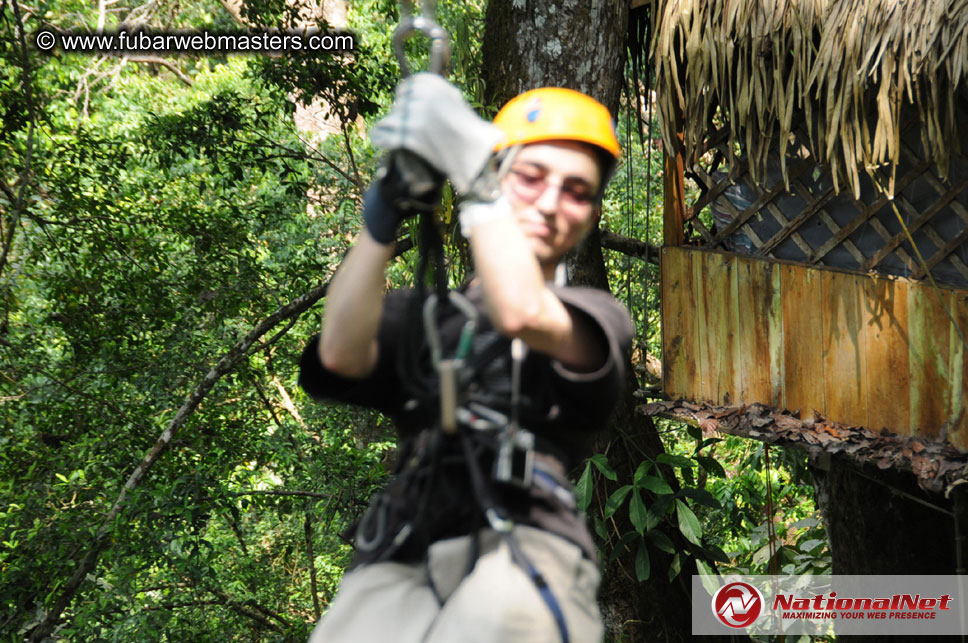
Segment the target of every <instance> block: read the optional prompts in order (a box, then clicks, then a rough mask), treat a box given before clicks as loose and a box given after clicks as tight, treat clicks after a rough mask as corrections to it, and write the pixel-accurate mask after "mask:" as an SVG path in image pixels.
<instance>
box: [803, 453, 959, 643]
mask: <svg viewBox="0 0 968 643" xmlns="http://www.w3.org/2000/svg"><path fill="white" fill-rule="evenodd" d="M810 472H811V474H812V475H813V481H814V489H815V490H816V498H817V506H818V507H819V509H820V513H821V515H822V516H823V523H824V528H825V529H826V531H827V540H828V542H829V545H830V554H831V558H832V559H833V573H834V574H858V575H863V574H881V575H911V576H920V575H931V574H938V575H947V574H955V573H959V572H958V571H957V567H958V562H957V552H956V548H957V541H956V539H955V521H954V517H953V516H952V515H950V514H951V513H956V514H962V515H963V514H964V511H961V507H956V506H955V505H956V504H957V503H953V502H952V501H951V500H948V499H946V498H945V497H944V496H942V495H940V494H934V493H928V492H926V491H924V490H923V489H921V488H920V487H918V486H917V484H916V483H915V481H914V477H913V476H912V475H911V474H909V473H906V472H902V471H892V470H886V471H882V470H880V469H876V468H874V467H863V468H860V467H856V466H854V465H852V464H848V463H846V462H844V461H842V460H840V459H839V458H837V457H833V458H831V459H829V460H828V461H827V462H825V463H822V464H820V463H818V462H812V463H811V467H810ZM955 495H957V492H956V494H955ZM932 507H934V508H932ZM956 509H958V511H956ZM945 512H947V513H945ZM960 573H964V572H963V571H962V572H960ZM930 638H931V640H935V639H937V638H938V637H930ZM950 638H953V637H950ZM849 639H850V641H857V642H859V643H866V642H868V641H870V642H871V643H874V642H875V641H881V640H883V637H881V636H851V637H849ZM928 639H929V637H926V636H925V637H908V638H906V639H905V640H909V641H922V640H924V641H926V640H928Z"/></svg>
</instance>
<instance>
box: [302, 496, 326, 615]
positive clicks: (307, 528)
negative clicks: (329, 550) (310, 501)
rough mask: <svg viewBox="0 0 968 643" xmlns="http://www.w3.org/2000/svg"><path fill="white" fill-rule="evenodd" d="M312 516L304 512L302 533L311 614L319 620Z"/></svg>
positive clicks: (320, 611)
mask: <svg viewBox="0 0 968 643" xmlns="http://www.w3.org/2000/svg"><path fill="white" fill-rule="evenodd" d="M312 519H313V514H312V512H309V511H307V512H306V522H304V523H303V531H304V532H305V533H306V559H307V560H308V561H309V586H310V588H311V589H312V593H313V614H314V615H315V616H316V620H317V621H318V620H319V617H320V615H321V614H322V610H321V609H320V607H319V590H318V589H317V586H316V560H315V555H314V554H313V520H312Z"/></svg>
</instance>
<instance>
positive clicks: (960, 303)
mask: <svg viewBox="0 0 968 643" xmlns="http://www.w3.org/2000/svg"><path fill="white" fill-rule="evenodd" d="M951 300H952V307H951V312H952V315H953V316H954V318H955V323H956V324H957V325H958V328H955V327H954V326H952V327H951V334H950V336H949V339H948V341H949V343H950V344H951V391H952V396H951V405H950V411H949V412H948V417H949V418H951V427H950V428H949V429H948V440H949V441H950V442H951V443H952V444H953V445H955V446H956V447H958V448H959V449H962V450H968V347H966V346H965V340H966V339H968V295H966V294H964V293H952V297H951Z"/></svg>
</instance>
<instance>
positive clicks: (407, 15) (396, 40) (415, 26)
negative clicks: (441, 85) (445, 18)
mask: <svg viewBox="0 0 968 643" xmlns="http://www.w3.org/2000/svg"><path fill="white" fill-rule="evenodd" d="M421 4H422V5H423V12H422V13H421V15H419V16H415V15H413V2H411V1H410V0H404V1H403V2H401V3H400V5H401V12H400V13H401V15H400V24H399V25H398V26H397V29H396V31H394V32H393V50H394V51H395V52H396V54H397V61H398V62H399V63H400V75H401V76H403V77H404V78H406V77H407V76H409V75H410V65H409V63H407V53H406V51H404V48H403V45H404V43H405V42H406V41H407V39H408V38H409V37H410V36H411V35H413V34H414V33H417V32H420V33H422V34H423V35H425V36H427V37H428V38H429V39H430V67H429V68H428V69H427V71H429V72H431V73H433V74H438V75H440V76H443V75H444V72H445V71H446V70H447V64H448V63H449V62H450V39H449V37H448V35H447V32H446V31H444V28H443V27H441V26H440V25H439V24H437V22H436V21H435V20H434V12H435V9H436V5H437V3H436V2H434V1H433V0H425V1H424V2H422V3H421Z"/></svg>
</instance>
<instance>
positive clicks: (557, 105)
mask: <svg viewBox="0 0 968 643" xmlns="http://www.w3.org/2000/svg"><path fill="white" fill-rule="evenodd" d="M494 124H495V125H497V127H498V129H500V130H501V131H502V132H504V134H505V136H506V138H505V140H504V141H502V142H501V143H500V144H499V145H498V147H497V149H503V148H506V147H511V146H512V145H521V144H526V143H537V142H539V141H552V140H565V141H581V142H583V143H589V144H591V145H594V146H596V147H600V148H602V149H603V150H605V151H606V152H608V153H609V154H610V155H611V156H612V157H613V158H614V159H618V158H619V156H620V155H621V153H622V149H621V147H619V144H618V139H617V138H616V137H615V126H614V124H613V123H612V115H611V114H609V113H608V109H606V108H605V106H604V105H602V104H601V103H599V102H598V101H597V100H595V99H594V98H592V97H590V96H586V95H585V94H582V93H581V92H576V91H574V90H571V89H565V88H563V87H542V88H540V89H532V90H531V91H529V92H525V93H523V94H521V95H520V96H517V97H515V98H512V99H511V100H510V101H509V102H508V104H507V105H505V106H504V107H502V108H501V111H499V112H498V113H497V116H495V117H494Z"/></svg>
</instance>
